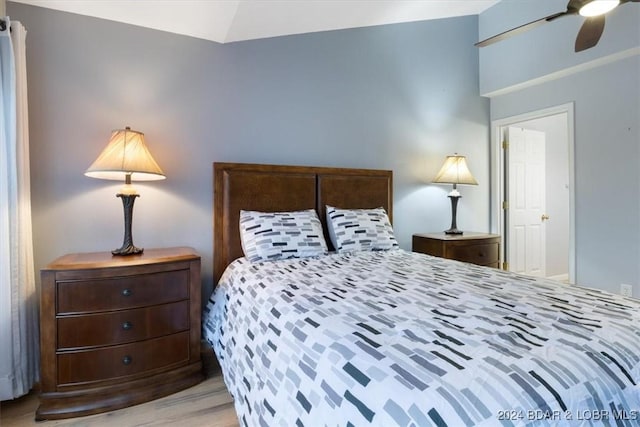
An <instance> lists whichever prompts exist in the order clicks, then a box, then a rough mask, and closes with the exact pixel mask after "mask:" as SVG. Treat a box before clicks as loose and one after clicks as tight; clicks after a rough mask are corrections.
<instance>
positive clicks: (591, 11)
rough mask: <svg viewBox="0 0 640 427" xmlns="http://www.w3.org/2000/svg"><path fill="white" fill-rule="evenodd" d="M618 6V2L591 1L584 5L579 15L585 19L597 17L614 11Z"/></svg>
mask: <svg viewBox="0 0 640 427" xmlns="http://www.w3.org/2000/svg"><path fill="white" fill-rule="evenodd" d="M619 4H620V0H592V1H590V2H588V3H586V4H584V5H583V6H582V7H581V8H580V11H579V13H580V15H582V16H587V17H591V16H599V15H603V14H605V13H607V12H609V11H610V10H613V9H615V8H616V6H618V5H619Z"/></svg>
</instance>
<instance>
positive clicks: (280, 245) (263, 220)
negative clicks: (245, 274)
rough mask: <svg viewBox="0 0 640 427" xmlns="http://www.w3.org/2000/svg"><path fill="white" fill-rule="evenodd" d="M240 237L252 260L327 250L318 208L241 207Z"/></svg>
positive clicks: (303, 255)
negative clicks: (258, 209) (264, 209)
mask: <svg viewBox="0 0 640 427" xmlns="http://www.w3.org/2000/svg"><path fill="white" fill-rule="evenodd" d="M240 240H241V243H242V250H243V253H244V254H245V256H246V257H247V258H248V259H249V261H251V262H259V261H270V260H274V259H284V258H304V257H313V256H319V255H325V254H326V253H327V243H326V242H325V241H324V234H323V232H322V224H321V223H320V220H319V219H318V214H317V213H316V211H315V210H314V209H309V210H305V211H295V212H256V211H244V210H241V211H240Z"/></svg>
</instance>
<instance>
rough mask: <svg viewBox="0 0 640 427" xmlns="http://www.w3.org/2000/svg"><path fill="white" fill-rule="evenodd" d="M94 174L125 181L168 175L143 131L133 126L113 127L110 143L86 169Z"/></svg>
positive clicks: (158, 178) (91, 175) (91, 174)
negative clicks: (148, 145) (134, 128)
mask: <svg viewBox="0 0 640 427" xmlns="http://www.w3.org/2000/svg"><path fill="white" fill-rule="evenodd" d="M84 174H85V175H86V176H89V177H91V178H100V179H113V180H120V181H125V179H126V178H127V175H129V176H130V178H131V180H132V181H156V180H160V179H165V178H166V177H165V176H164V172H162V169H160V166H158V164H157V163H156V161H155V160H154V159H153V157H152V156H151V153H150V152H149V149H148V148H147V145H146V144H145V142H144V134H143V133H142V132H138V131H135V130H131V128H129V127H127V128H125V129H118V130H114V131H113V133H112V134H111V140H110V141H109V144H108V145H107V147H106V148H105V149H104V150H103V151H102V153H100V155H99V156H98V158H97V159H96V161H95V162H93V163H92V164H91V166H89V169H87V171H86V172H85V173H84Z"/></svg>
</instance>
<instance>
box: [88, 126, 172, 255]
mask: <svg viewBox="0 0 640 427" xmlns="http://www.w3.org/2000/svg"><path fill="white" fill-rule="evenodd" d="M84 174H85V175H86V176H89V177H91V178H100V179H112V180H118V181H121V180H124V187H122V188H121V189H120V192H119V193H118V194H116V197H120V198H122V205H123V208H124V242H123V243H122V247H121V248H120V249H115V250H113V251H111V253H112V254H113V255H135V254H140V253H142V252H143V251H144V249H143V248H137V247H135V246H134V245H133V238H132V237H131V220H132V217H133V202H134V201H135V199H136V197H138V196H139V194H138V192H137V191H136V190H135V188H134V187H133V186H132V185H131V181H156V180H160V179H165V178H166V177H165V176H164V173H163V172H162V169H160V166H158V164H157V163H156V161H155V160H154V159H153V157H152V156H151V153H150V152H149V149H148V148H147V145H146V144H145V142H144V134H143V133H142V132H138V131H135V130H131V128H129V127H126V128H124V129H118V130H114V131H113V132H112V133H111V140H110V141H109V144H107V147H106V148H105V149H104V150H103V151H102V153H100V155H99V156H98V158H97V159H96V161H95V162H93V163H92V164H91V166H89V169H87V171H86V172H85V173H84Z"/></svg>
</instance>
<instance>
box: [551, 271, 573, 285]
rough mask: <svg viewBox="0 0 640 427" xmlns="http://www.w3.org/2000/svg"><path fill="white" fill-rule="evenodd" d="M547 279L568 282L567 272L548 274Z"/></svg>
mask: <svg viewBox="0 0 640 427" xmlns="http://www.w3.org/2000/svg"><path fill="white" fill-rule="evenodd" d="M547 279H551V280H555V281H557V282H563V283H569V273H565V274H556V275H555V276H548V277H547Z"/></svg>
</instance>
